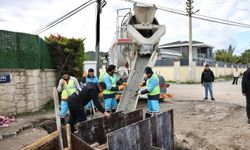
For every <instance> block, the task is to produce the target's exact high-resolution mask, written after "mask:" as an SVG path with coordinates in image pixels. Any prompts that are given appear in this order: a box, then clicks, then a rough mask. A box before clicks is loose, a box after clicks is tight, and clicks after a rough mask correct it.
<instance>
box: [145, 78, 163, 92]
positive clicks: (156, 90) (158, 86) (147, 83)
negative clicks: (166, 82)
mask: <svg viewBox="0 0 250 150" xmlns="http://www.w3.org/2000/svg"><path fill="white" fill-rule="evenodd" d="M151 80H157V82H158V84H157V85H156V86H155V87H154V89H153V90H152V91H151V92H150V93H148V95H158V94H160V85H159V78H158V76H157V75H156V74H153V75H152V76H151V78H149V79H148V80H147V82H146V86H149V84H150V81H151Z"/></svg>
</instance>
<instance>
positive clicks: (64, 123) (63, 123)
mask: <svg viewBox="0 0 250 150" xmlns="http://www.w3.org/2000/svg"><path fill="white" fill-rule="evenodd" d="M60 120H61V124H62V125H63V126H65V125H66V120H65V118H60Z"/></svg>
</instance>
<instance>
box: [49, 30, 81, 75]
mask: <svg viewBox="0 0 250 150" xmlns="http://www.w3.org/2000/svg"><path fill="white" fill-rule="evenodd" d="M45 39H46V41H47V42H48V43H49V49H50V53H51V55H52V58H53V61H54V63H55V65H56V69H57V70H58V73H59V75H60V73H61V72H62V71H66V72H68V73H69V74H70V75H73V76H75V77H80V76H81V74H82V69H83V67H82V63H83V61H84V43H83V42H84V39H81V38H78V39H75V38H66V37H63V36H61V35H59V34H57V35H53V34H51V35H50V36H49V37H45Z"/></svg>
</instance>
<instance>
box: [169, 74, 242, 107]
mask: <svg viewBox="0 0 250 150" xmlns="http://www.w3.org/2000/svg"><path fill="white" fill-rule="evenodd" d="M213 91H214V97H215V99H216V101H218V102H225V103H234V104H239V105H242V106H245V97H243V96H242V94H241V79H239V81H238V85H232V81H221V82H215V83H213ZM168 93H171V94H174V100H202V99H203V98H204V94H205V90H204V87H203V86H202V85H201V84H175V83H171V84H170V88H169V89H168ZM209 99H210V96H209ZM209 101H210V100H209Z"/></svg>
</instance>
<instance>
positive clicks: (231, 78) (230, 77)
mask: <svg viewBox="0 0 250 150" xmlns="http://www.w3.org/2000/svg"><path fill="white" fill-rule="evenodd" d="M215 79H223V80H225V81H230V80H233V76H232V75H226V76H219V77H218V78H215Z"/></svg>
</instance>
